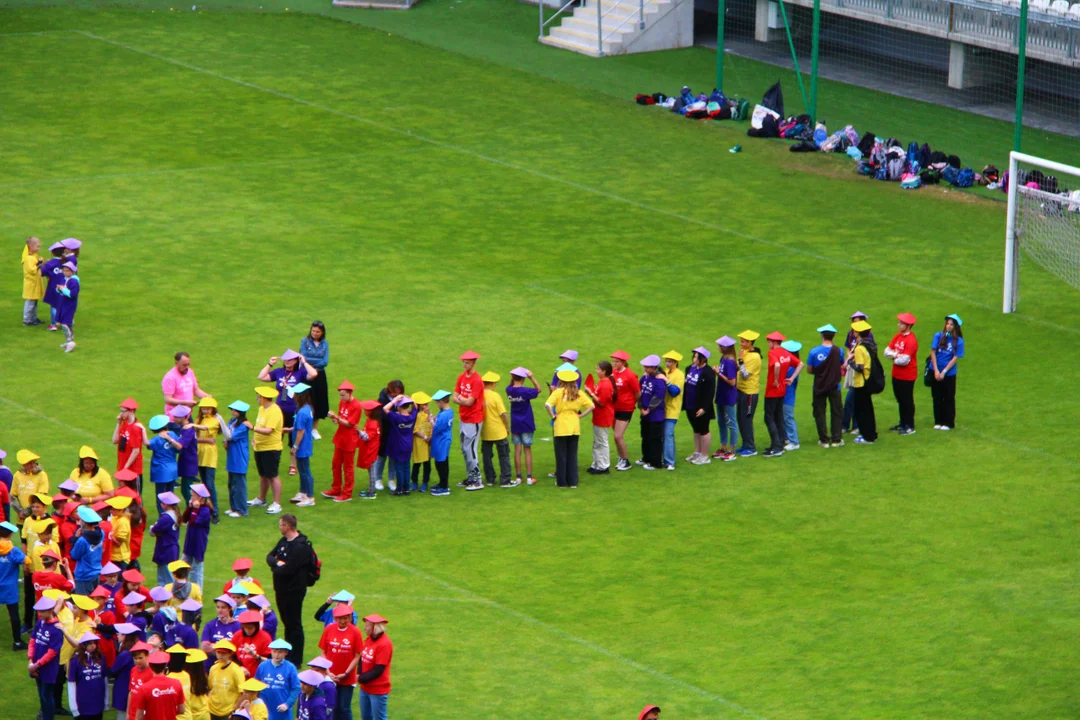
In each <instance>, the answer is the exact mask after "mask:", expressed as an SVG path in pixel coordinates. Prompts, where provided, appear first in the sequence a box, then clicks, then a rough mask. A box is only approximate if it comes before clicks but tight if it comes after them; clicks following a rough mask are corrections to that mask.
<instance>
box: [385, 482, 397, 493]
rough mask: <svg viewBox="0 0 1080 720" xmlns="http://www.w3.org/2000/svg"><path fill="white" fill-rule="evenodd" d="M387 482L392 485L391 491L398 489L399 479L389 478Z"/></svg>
mask: <svg viewBox="0 0 1080 720" xmlns="http://www.w3.org/2000/svg"><path fill="white" fill-rule="evenodd" d="M386 484H387V485H389V486H390V492H394V491H395V490H397V480H387V481H386Z"/></svg>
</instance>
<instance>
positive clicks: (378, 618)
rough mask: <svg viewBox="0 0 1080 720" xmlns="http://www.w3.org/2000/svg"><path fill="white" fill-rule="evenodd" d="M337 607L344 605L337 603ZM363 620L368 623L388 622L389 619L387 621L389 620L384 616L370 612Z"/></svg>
mask: <svg viewBox="0 0 1080 720" xmlns="http://www.w3.org/2000/svg"><path fill="white" fill-rule="evenodd" d="M338 607H345V606H344V605H338ZM364 622H369V623H388V622H390V621H389V620H387V619H386V618H384V617H383V616H382V615H374V614H372V615H368V616H367V617H366V618H364Z"/></svg>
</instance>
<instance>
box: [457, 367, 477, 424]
mask: <svg viewBox="0 0 1080 720" xmlns="http://www.w3.org/2000/svg"><path fill="white" fill-rule="evenodd" d="M454 392H455V393H457V394H458V395H464V396H465V397H471V398H476V402H474V403H473V404H472V405H468V406H466V405H461V406H459V407H460V409H461V422H463V423H482V422H484V382H483V381H482V380H481V379H480V373H478V372H476V371H473V373H472V375H466V374H465V373H461V374H460V375H458V379H457V383H456V384H455V385H454Z"/></svg>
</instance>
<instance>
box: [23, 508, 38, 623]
mask: <svg viewBox="0 0 1080 720" xmlns="http://www.w3.org/2000/svg"><path fill="white" fill-rule="evenodd" d="M28 521H29V520H28ZM35 602H36V600H34V583H32V582H30V576H29V575H27V574H25V573H24V574H23V626H24V627H28V628H32V627H34V619H35V614H34V603H35Z"/></svg>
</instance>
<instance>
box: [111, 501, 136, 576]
mask: <svg viewBox="0 0 1080 720" xmlns="http://www.w3.org/2000/svg"><path fill="white" fill-rule="evenodd" d="M105 504H107V505H108V506H109V508H110V510H111V512H112V515H111V516H110V517H109V522H110V523H111V524H112V533H111V534H110V535H109V537H110V538H111V539H112V556H111V557H110V558H109V560H111V561H113V562H114V563H116V564H117V565H118V566H120V569H121V570H123V569H125V568H127V566H128V563H130V562H131V516H130V515H129V514H128V512H127V508H128V506H129V505H131V498H129V497H127V496H126V495H116V496H114V497H111V498H109V499H108V500H106V501H105Z"/></svg>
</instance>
